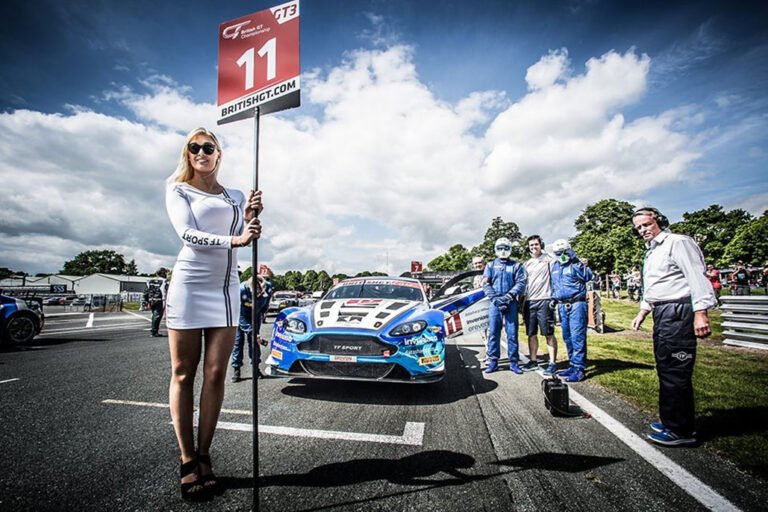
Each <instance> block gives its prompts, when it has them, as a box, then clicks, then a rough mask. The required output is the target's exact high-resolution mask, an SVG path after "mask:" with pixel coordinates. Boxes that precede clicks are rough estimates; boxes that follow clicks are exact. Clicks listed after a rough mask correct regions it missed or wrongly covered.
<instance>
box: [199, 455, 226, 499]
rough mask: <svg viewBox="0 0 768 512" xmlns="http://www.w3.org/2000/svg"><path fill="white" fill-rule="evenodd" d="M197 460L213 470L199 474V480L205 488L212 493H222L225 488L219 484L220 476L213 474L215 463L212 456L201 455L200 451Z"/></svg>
mask: <svg viewBox="0 0 768 512" xmlns="http://www.w3.org/2000/svg"><path fill="white" fill-rule="evenodd" d="M197 461H198V463H199V464H205V465H206V466H208V468H209V469H210V470H211V472H210V473H208V474H207V475H199V476H200V480H199V481H200V483H201V484H202V485H203V488H204V489H205V490H206V491H208V492H210V493H212V494H216V495H220V494H221V493H222V492H223V491H224V489H222V488H221V485H219V479H218V477H217V476H216V475H214V474H213V464H211V456H210V455H200V454H199V453H198V454H197Z"/></svg>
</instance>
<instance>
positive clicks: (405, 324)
mask: <svg viewBox="0 0 768 512" xmlns="http://www.w3.org/2000/svg"><path fill="white" fill-rule="evenodd" d="M443 322H444V312H443V311H441V310H439V309H434V308H432V306H431V305H430V304H429V302H428V301H427V297H426V295H425V293H424V290H423V288H422V285H421V283H420V282H419V281H417V280H416V279H410V278H402V277H378V276H377V277H363V278H351V279H347V280H345V281H342V282H341V283H339V284H338V285H336V286H335V287H334V288H332V289H331V290H330V291H329V292H328V293H327V294H326V295H325V296H324V297H323V299H322V300H321V301H319V302H317V303H315V304H312V305H309V306H306V307H303V308H287V309H284V310H282V311H281V312H280V313H279V314H278V315H277V317H276V318H275V323H274V329H273V332H272V338H271V345H270V355H269V358H268V359H267V361H266V373H267V374H268V375H272V376H283V377H310V378H325V379H347V380H364V381H380V382H408V383H430V382H436V381H439V380H441V379H442V378H443V377H444V375H445V329H444V327H443Z"/></svg>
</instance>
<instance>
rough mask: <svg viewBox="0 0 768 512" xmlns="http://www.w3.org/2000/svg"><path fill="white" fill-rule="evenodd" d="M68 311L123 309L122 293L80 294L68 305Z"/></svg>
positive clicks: (111, 310) (110, 310)
mask: <svg viewBox="0 0 768 512" xmlns="http://www.w3.org/2000/svg"><path fill="white" fill-rule="evenodd" d="M66 309H67V310H68V311H72V312H77V311H91V312H105V313H106V312H113V311H121V310H122V309H123V301H122V298H121V296H120V294H113V295H80V296H78V298H77V299H75V300H73V301H72V302H71V303H70V304H68V305H67V306H66Z"/></svg>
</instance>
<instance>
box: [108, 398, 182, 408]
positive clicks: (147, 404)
mask: <svg viewBox="0 0 768 512" xmlns="http://www.w3.org/2000/svg"><path fill="white" fill-rule="evenodd" d="M101 403H103V404H117V405H138V406H141V407H160V408H162V409H167V408H168V407H169V405H168V404H161V403H158V402H134V401H133V400H112V399H107V400H102V401H101Z"/></svg>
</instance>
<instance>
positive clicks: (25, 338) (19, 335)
mask: <svg viewBox="0 0 768 512" xmlns="http://www.w3.org/2000/svg"><path fill="white" fill-rule="evenodd" d="M4 331H5V332H4V333H3V341H4V343H5V344H15V343H27V342H29V341H32V338H34V337H35V334H36V333H37V324H36V322H35V319H34V317H33V316H32V315H25V314H23V313H17V314H15V315H13V316H12V317H11V318H9V319H8V321H7V322H6V323H5V329H4Z"/></svg>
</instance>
